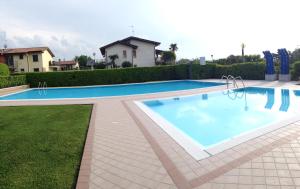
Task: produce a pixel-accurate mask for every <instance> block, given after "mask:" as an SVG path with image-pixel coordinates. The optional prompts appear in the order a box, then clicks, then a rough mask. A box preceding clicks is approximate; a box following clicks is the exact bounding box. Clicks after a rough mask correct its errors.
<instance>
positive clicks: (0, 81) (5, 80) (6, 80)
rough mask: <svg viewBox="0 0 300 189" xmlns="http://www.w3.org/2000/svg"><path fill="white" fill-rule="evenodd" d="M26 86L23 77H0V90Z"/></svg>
mask: <svg viewBox="0 0 300 189" xmlns="http://www.w3.org/2000/svg"><path fill="white" fill-rule="evenodd" d="M19 85H26V76H25V75H16V76H0V88H6V87H14V86H19Z"/></svg>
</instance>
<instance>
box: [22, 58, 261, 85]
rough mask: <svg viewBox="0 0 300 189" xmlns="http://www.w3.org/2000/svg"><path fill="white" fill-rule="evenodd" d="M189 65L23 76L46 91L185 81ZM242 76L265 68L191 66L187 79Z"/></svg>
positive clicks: (251, 76)
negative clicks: (45, 86)
mask: <svg viewBox="0 0 300 189" xmlns="http://www.w3.org/2000/svg"><path fill="white" fill-rule="evenodd" d="M189 66H190V65H189V64H182V65H171V66H155V67H144V68H141V67H140V68H123V69H105V70H94V71H90V70H85V71H66V72H39V73H27V74H26V76H27V82H28V84H30V87H38V84H39V82H44V81H45V82H47V85H48V86H49V87H61V86H85V85H107V84H121V83H139V82H146V81H163V80H180V79H188V78H189ZM229 74H230V75H233V76H242V78H243V79H253V80H260V79H264V75H265V64H262V63H240V64H232V65H228V66H224V65H217V64H207V65H199V64H192V74H191V76H192V78H191V79H208V78H217V79H219V78H221V77H222V75H229Z"/></svg>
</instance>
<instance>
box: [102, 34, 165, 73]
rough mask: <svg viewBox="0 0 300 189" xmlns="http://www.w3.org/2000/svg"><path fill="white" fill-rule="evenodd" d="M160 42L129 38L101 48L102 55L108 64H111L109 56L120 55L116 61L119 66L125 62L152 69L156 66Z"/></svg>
mask: <svg viewBox="0 0 300 189" xmlns="http://www.w3.org/2000/svg"><path fill="white" fill-rule="evenodd" d="M158 45H160V43H159V42H156V41H150V40H147V39H142V38H138V37H128V38H125V39H122V40H119V41H115V42H113V43H110V44H107V45H105V46H103V47H101V48H100V51H101V54H102V55H103V57H104V58H105V62H106V64H109V63H110V62H111V60H110V58H109V56H111V55H118V58H117V59H116V60H115V63H116V65H117V66H121V65H122V63H123V62H125V61H128V62H131V63H132V64H133V65H134V66H138V67H150V66H155V60H156V57H157V53H156V50H155V48H156V47H157V46H158Z"/></svg>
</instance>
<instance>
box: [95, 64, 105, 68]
mask: <svg viewBox="0 0 300 189" xmlns="http://www.w3.org/2000/svg"><path fill="white" fill-rule="evenodd" d="M105 67H106V66H105V64H103V63H98V64H95V65H94V68H95V69H105Z"/></svg>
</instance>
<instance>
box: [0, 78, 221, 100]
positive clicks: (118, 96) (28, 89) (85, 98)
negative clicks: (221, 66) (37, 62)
mask: <svg viewBox="0 0 300 189" xmlns="http://www.w3.org/2000/svg"><path fill="white" fill-rule="evenodd" d="M176 81H177V82H178V81H194V82H204V83H216V84H217V83H219V84H218V85H214V86H208V87H201V88H192V89H182V90H174V91H162V92H153V93H142V94H129V95H117V96H102V97H84V98H48V99H19V100H1V99H0V102H27V101H29V102H30V101H32V102H34V101H56V100H88V99H91V100H100V99H109V98H122V97H134V96H140V95H155V94H164V93H166V94H167V93H176V92H187V91H193V90H199V89H205V88H217V87H220V86H224V85H225V83H224V84H221V83H222V82H216V81H205V80H204V81H202V80H200V81H199V80H171V81H153V82H152V81H151V82H143V83H130V84H117V85H119V86H122V85H137V84H151V83H167V82H176ZM104 86H107V87H109V86H114V85H93V86H82V87H80V86H77V87H53V88H48V89H56V88H57V89H61V88H90V87H104ZM31 90H39V88H27V89H25V90H21V91H17V92H13V93H10V94H5V95H0V98H2V97H7V96H10V95H15V94H18V93H23V92H26V91H31ZM40 90H41V91H42V90H43V89H40Z"/></svg>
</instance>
